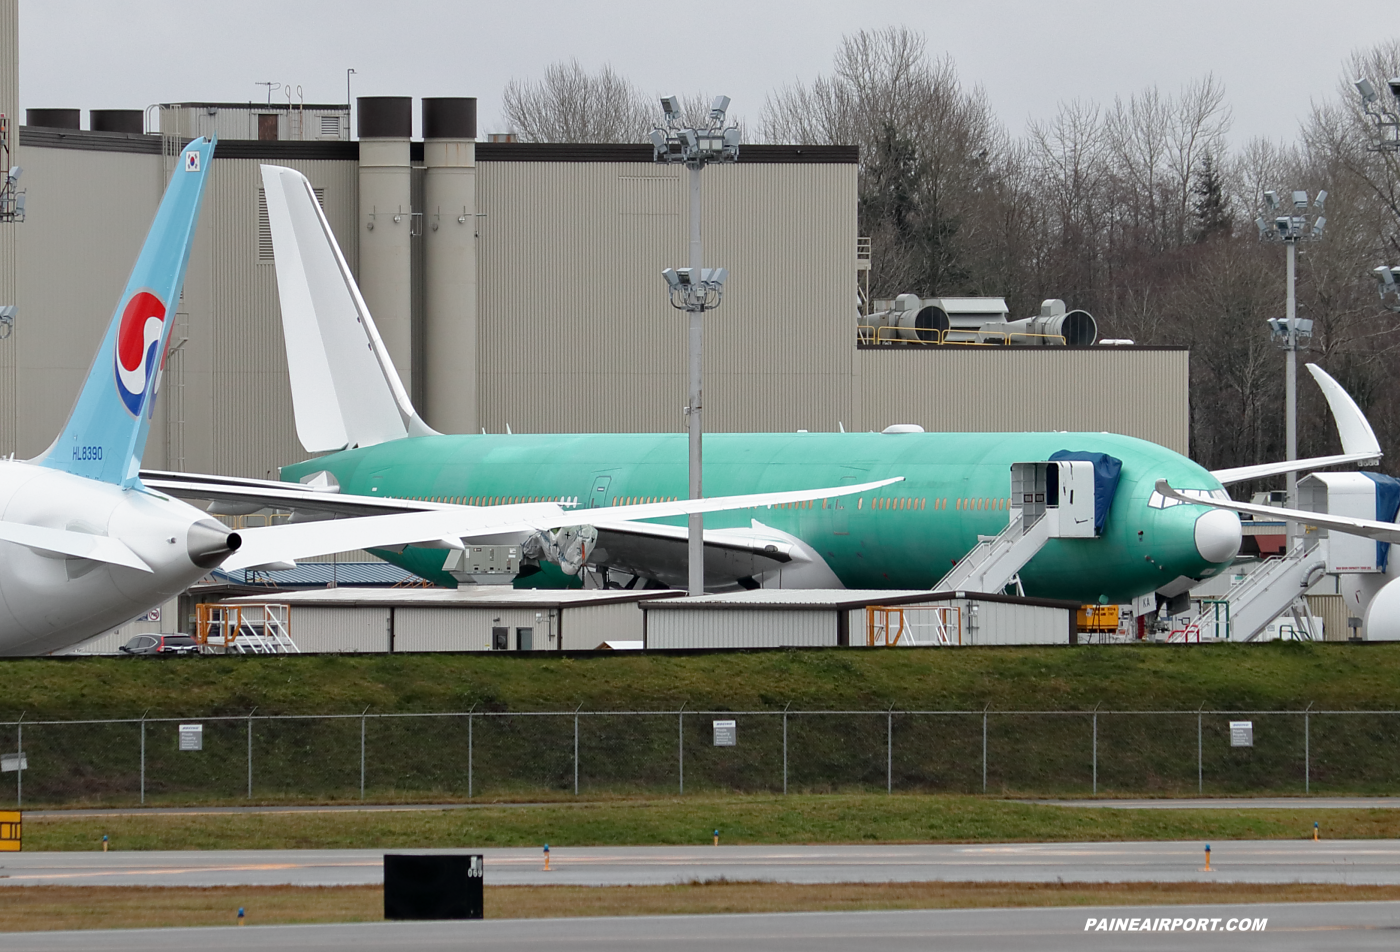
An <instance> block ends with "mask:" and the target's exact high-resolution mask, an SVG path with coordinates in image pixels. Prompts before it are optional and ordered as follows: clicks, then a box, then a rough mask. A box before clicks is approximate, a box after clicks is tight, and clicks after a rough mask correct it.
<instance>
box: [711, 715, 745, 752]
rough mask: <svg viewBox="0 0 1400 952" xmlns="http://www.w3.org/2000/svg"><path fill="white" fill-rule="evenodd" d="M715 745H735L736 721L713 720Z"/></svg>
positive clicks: (737, 739)
mask: <svg viewBox="0 0 1400 952" xmlns="http://www.w3.org/2000/svg"><path fill="white" fill-rule="evenodd" d="M714 724H715V746H716V747H735V746H737V745H738V743H739V727H738V722H737V721H715V722H714Z"/></svg>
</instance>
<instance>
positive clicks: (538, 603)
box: [221, 585, 680, 654]
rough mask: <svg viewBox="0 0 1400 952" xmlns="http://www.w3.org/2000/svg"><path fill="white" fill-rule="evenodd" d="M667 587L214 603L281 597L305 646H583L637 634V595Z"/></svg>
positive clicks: (373, 593)
mask: <svg viewBox="0 0 1400 952" xmlns="http://www.w3.org/2000/svg"><path fill="white" fill-rule="evenodd" d="M678 594H680V593H678V592H670V591H655V590H650V591H625V590H618V589H608V590H602V589H598V590H588V591H583V590H571V591H559V590H554V591H550V590H544V589H538V590H529V589H520V590H515V589H510V588H505V587H503V586H495V585H493V586H483V587H480V588H466V587H463V588H459V589H456V590H450V589H421V588H414V589H360V590H353V589H321V590H317V591H307V592H280V593H270V594H268V595H254V596H246V597H243V598H233V599H228V600H226V601H225V602H222V603H221V604H224V605H229V606H246V607H250V608H251V607H256V606H260V605H266V604H278V605H287V606H289V607H290V612H289V613H288V624H287V628H288V631H289V633H290V635H291V638H292V641H294V642H295V643H296V646H297V648H298V649H299V650H301V651H302V652H305V653H334V652H344V653H352V654H353V653H383V652H424V651H591V650H593V649H596V648H598V647H600V646H602V645H603V644H604V642H618V641H632V642H637V643H639V644H640V642H641V641H642V640H643V636H642V622H643V615H642V613H641V612H640V611H638V609H637V606H638V604H639V603H641V602H644V601H650V600H653V599H664V598H671V597H675V596H676V595H678Z"/></svg>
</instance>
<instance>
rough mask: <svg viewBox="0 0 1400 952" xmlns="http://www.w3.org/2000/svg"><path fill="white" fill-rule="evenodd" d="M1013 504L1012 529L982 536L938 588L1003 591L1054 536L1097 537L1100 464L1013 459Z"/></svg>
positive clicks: (1011, 514)
mask: <svg viewBox="0 0 1400 952" xmlns="http://www.w3.org/2000/svg"><path fill="white" fill-rule="evenodd" d="M1052 468H1053V470H1054V472H1053V473H1051V472H1050V470H1051V469H1052ZM1009 502H1010V506H1009V510H1010V512H1009V518H1008V520H1007V525H1006V528H1005V529H1003V530H1001V532H1000V533H998V534H997V535H995V536H978V537H977V540H978V541H977V544H976V545H975V546H973V547H972V548H971V549H970V550H969V551H968V553H967V554H966V555H964V556H963V557H962V558H961V559H959V560H958V562H957V564H956V565H954V566H953V567H952V568H951V569H949V570H948V574H947V575H944V576H943V577H942V578H941V579H939V580H938V583H937V584H935V585H934V586H933V591H936V592H986V593H998V592H1001V591H1002V590H1003V589H1005V588H1006V586H1007V585H1009V584H1010V583H1011V581H1012V580H1013V579H1014V578H1016V575H1017V573H1019V572H1020V571H1021V568H1022V567H1023V566H1024V565H1025V564H1026V563H1027V562H1029V561H1030V560H1031V559H1033V558H1035V555H1036V553H1037V552H1039V551H1040V550H1041V549H1042V548H1043V547H1044V546H1045V543H1046V542H1049V541H1050V540H1051V539H1092V538H1094V535H1095V532H1094V465H1093V464H1092V463H1087V462H1083V461H1080V460H1058V461H1054V462H1051V461H1044V462H1034V463H1013V464H1012V465H1011V496H1010V499H1009Z"/></svg>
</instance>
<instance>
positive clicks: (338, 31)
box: [20, 0, 1400, 143]
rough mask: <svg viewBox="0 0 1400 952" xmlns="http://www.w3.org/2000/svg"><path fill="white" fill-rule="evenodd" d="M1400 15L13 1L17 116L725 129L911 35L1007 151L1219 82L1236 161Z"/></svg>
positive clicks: (1377, 1)
mask: <svg viewBox="0 0 1400 952" xmlns="http://www.w3.org/2000/svg"><path fill="white" fill-rule="evenodd" d="M687 9H694V10H695V11H696V15H695V17H694V19H693V20H690V19H685V17H686V12H685V11H686V10H687ZM1397 9H1400V8H1398V7H1397V5H1396V4H1395V3H1394V2H1393V0H1392V2H1384V0H1340V2H1333V3H1329V4H1322V3H1317V2H1308V0H1269V2H1263V0H1165V2H1155V3H1142V2H1140V0H1139V2H1133V0H1127V2H1124V0H1117V2H1105V0H1046V2H1033V0H984V2H977V0H957V2H952V0H921V2H910V0H858V2H852V0H808V2H802V3H799V2H792V0H780V2H765V0H709V2H707V3H704V4H696V5H694V6H693V7H690V5H682V4H665V5H663V4H660V3H655V2H651V3H644V2H639V0H594V2H593V3H564V2H545V0H506V2H500V0H496V2H491V3H469V2H456V3H451V2H435V0H376V2H369V0H339V2H312V0H305V2H297V0H286V2H281V3H261V4H255V3H242V2H236V0H235V2H228V0H225V2H221V3H213V2H199V0H181V2H173V0H129V2H120V3H119V2H112V0H21V3H20V40H21V48H20V106H21V108H24V107H36V106H38V107H62V106H67V107H74V106H76V107H81V108H83V109H84V110H86V109H89V108H94V107H95V108H113V107H141V106H145V105H148V104H150V103H155V102H171V101H189V100H219V101H237V102H242V101H247V100H253V99H264V98H265V95H266V94H265V92H264V91H263V90H264V87H261V86H258V85H256V83H257V82H259V81H261V80H271V81H275V82H281V83H290V84H291V85H292V86H294V87H295V86H296V85H297V84H300V85H301V87H302V88H303V90H304V92H305V97H306V101H307V102H343V101H344V99H345V70H346V68H347V67H353V68H354V69H355V70H356V71H357V75H356V76H355V77H354V87H353V88H354V94H355V95H357V96H359V95H412V96H415V97H418V96H454V95H458V96H476V97H477V98H478V99H479V100H480V116H481V121H480V126H481V131H482V132H483V133H485V132H490V131H497V130H499V129H501V128H502V125H501V123H500V122H499V116H500V96H501V90H502V88H503V87H504V86H505V84H506V82H507V81H508V80H510V79H511V78H512V77H522V78H531V77H537V76H539V74H540V73H541V71H542V70H543V67H544V66H545V65H546V64H547V63H550V62H552V61H555V60H559V59H567V58H569V57H577V58H578V59H579V61H580V62H582V63H583V64H584V65H585V66H586V67H588V68H590V69H591V68H594V67H597V66H599V65H601V64H603V63H611V64H612V65H613V67H614V68H615V69H617V70H618V71H619V72H620V73H622V74H623V75H625V76H627V77H629V78H630V79H632V80H633V81H634V82H636V83H638V84H639V85H640V86H642V88H644V89H648V90H655V91H657V92H658V93H661V92H670V91H678V92H687V91H695V90H704V91H706V92H707V93H709V94H714V93H718V92H725V93H728V94H729V95H730V96H731V97H732V98H733V100H734V104H733V107H732V110H733V111H734V112H735V113H737V114H738V115H740V116H743V117H747V118H749V119H751V120H756V119H757V118H758V115H759V111H760V109H761V106H762V103H763V99H764V96H765V95H766V94H767V92H768V91H769V90H770V89H773V88H775V87H777V86H780V85H781V84H783V83H785V82H791V81H793V80H795V79H797V80H803V81H808V80H811V79H812V78H814V77H815V76H817V75H819V74H820V73H822V72H824V71H826V70H827V69H828V68H829V66H830V63H831V56H832V52H833V51H834V50H835V48H836V46H837V44H838V43H839V42H840V40H841V36H842V35H843V34H845V33H850V32H854V31H855V30H858V29H861V28H863V27H882V26H887V25H890V24H904V25H907V26H909V27H912V28H914V29H916V30H919V31H921V32H923V33H924V34H925V35H926V36H927V38H928V44H929V49H930V51H931V52H933V53H935V54H942V53H945V52H946V53H948V54H950V55H951V56H952V57H953V59H954V61H955V62H956V64H957V67H958V70H959V72H960V74H961V76H962V78H963V80H964V81H965V82H967V83H981V84H982V85H983V86H985V87H986V89H987V92H988V94H989V95H990V97H991V101H992V103H993V105H994V106H995V108H996V110H997V112H998V113H999V115H1000V116H1001V119H1002V121H1003V122H1004V123H1005V124H1006V125H1007V127H1008V129H1009V130H1010V131H1011V132H1012V133H1013V134H1019V133H1021V132H1022V131H1023V130H1024V128H1025V124H1026V121H1027V120H1028V119H1041V118H1047V117H1049V116H1051V115H1053V114H1054V111H1055V108H1056V104H1057V103H1058V102H1059V101H1061V100H1069V99H1074V98H1083V99H1090V100H1098V101H1102V102H1107V101H1111V100H1112V99H1113V97H1114V96H1115V95H1120V94H1121V95H1127V94H1129V93H1132V92H1133V91H1135V90H1138V89H1141V88H1143V87H1145V86H1149V85H1153V84H1155V85H1157V86H1158V87H1160V88H1161V89H1162V90H1163V91H1174V90H1176V89H1177V88H1179V87H1180V86H1181V85H1182V84H1183V83H1185V82H1187V81H1189V80H1191V79H1193V78H1197V77H1200V76H1203V75H1204V74H1206V73H1207V72H1214V73H1215V75H1216V76H1217V77H1218V78H1219V79H1221V80H1222V81H1223V82H1224V84H1225V88H1226V92H1227V95H1228V100H1229V103H1230V105H1231V107H1232V109H1233V112H1234V128H1233V131H1232V134H1231V140H1232V141H1234V142H1237V143H1238V142H1240V141H1243V140H1244V139H1247V138H1249V137H1251V136H1254V135H1264V136H1271V137H1274V138H1291V137H1292V136H1293V135H1294V133H1295V131H1296V129H1297V126H1298V121H1299V119H1300V117H1302V116H1304V115H1306V113H1307V111H1308V108H1309V103H1310V101H1313V100H1318V99H1322V98H1325V97H1327V96H1330V95H1332V93H1333V90H1334V88H1335V86H1336V84H1337V81H1338V79H1339V77H1340V74H1341V70H1342V61H1343V59H1344V57H1346V56H1347V54H1348V53H1350V52H1351V51H1352V50H1354V49H1357V48H1362V47H1368V46H1370V45H1372V44H1374V43H1375V42H1377V41H1379V40H1382V39H1387V38H1389V37H1392V36H1397V35H1400V18H1397V16H1396V13H1397ZM688 38H693V39H688ZM278 95H281V94H280V93H278ZM414 111H415V123H416V121H417V120H416V113H417V109H416V107H415V110H414ZM83 122H84V125H86V123H87V116H86V112H85V113H84V117H83Z"/></svg>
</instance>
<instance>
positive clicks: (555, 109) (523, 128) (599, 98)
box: [501, 60, 660, 142]
mask: <svg viewBox="0 0 1400 952" xmlns="http://www.w3.org/2000/svg"><path fill="white" fill-rule="evenodd" d="M501 98H502V110H503V113H504V115H503V118H504V121H505V124H506V126H507V127H508V128H509V129H510V131H512V132H514V133H515V134H516V136H518V137H519V138H520V139H521V140H522V141H524V142H641V141H643V140H645V139H646V137H647V134H648V133H649V132H650V131H651V127H652V118H653V116H654V114H655V113H656V112H657V111H658V110H659V108H660V107H659V106H653V105H652V103H651V100H650V98H649V97H647V96H645V95H643V94H642V92H641V91H640V90H639V89H637V87H636V86H634V85H633V84H632V83H630V82H628V81H627V80H626V79H624V78H623V77H621V76H619V75H618V74H617V73H615V72H614V71H613V69H612V67H611V66H603V67H602V68H601V69H600V70H598V72H596V73H588V72H586V71H585V70H584V68H583V67H582V66H580V65H579V62H578V60H569V61H568V62H567V63H552V64H550V65H549V66H546V67H545V71H544V78H543V79H540V80H539V81H526V80H519V79H512V80H511V81H510V82H509V83H507V84H506V88H505V92H504V93H503V94H502V97H501Z"/></svg>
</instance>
